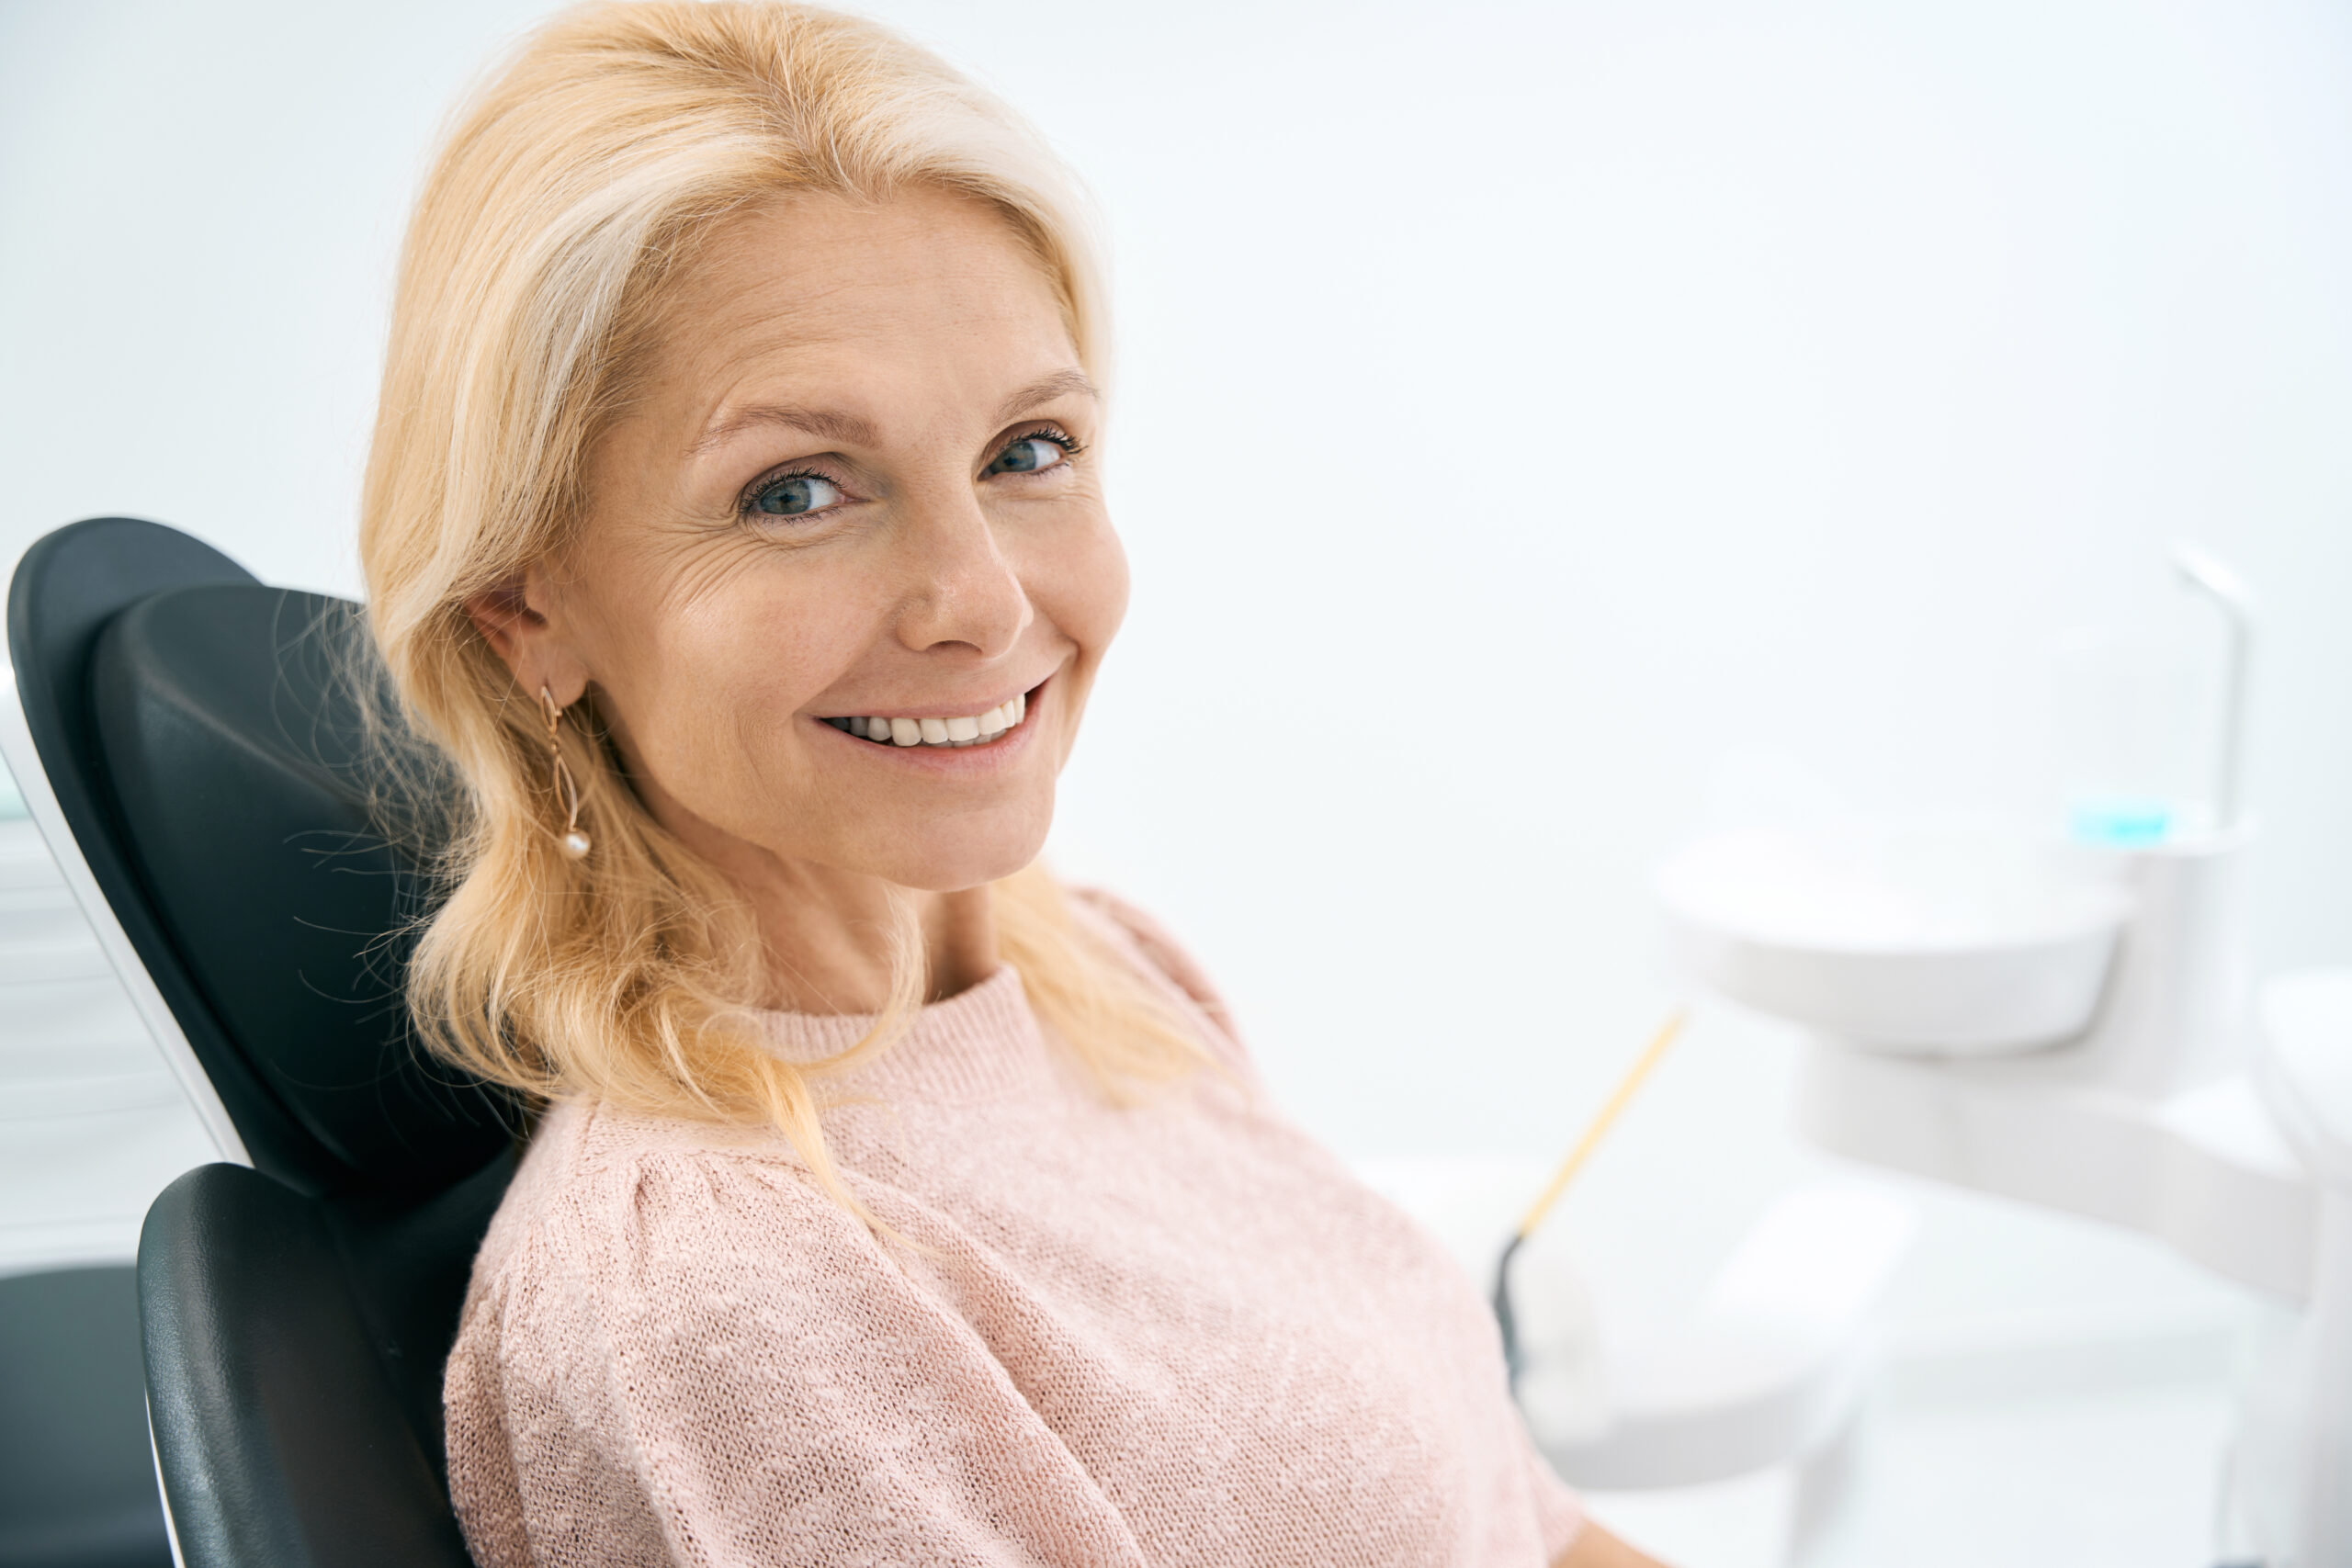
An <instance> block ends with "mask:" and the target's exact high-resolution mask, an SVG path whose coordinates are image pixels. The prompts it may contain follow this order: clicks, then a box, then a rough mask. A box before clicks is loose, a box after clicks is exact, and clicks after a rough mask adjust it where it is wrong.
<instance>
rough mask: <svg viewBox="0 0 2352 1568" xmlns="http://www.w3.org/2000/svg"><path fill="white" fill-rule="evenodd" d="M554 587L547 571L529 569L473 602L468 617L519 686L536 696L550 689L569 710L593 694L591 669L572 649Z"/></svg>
mask: <svg viewBox="0 0 2352 1568" xmlns="http://www.w3.org/2000/svg"><path fill="white" fill-rule="evenodd" d="M549 586H550V585H549V583H548V577H547V573H546V572H545V571H543V570H541V569H540V568H538V567H537V566H536V565H535V566H531V567H528V568H526V569H525V570H524V571H523V573H522V574H521V575H520V576H518V577H515V578H513V579H510V580H509V581H505V582H502V583H500V584H499V585H498V586H497V587H495V588H492V589H488V590H486V591H484V592H481V593H477V594H475V595H474V596H473V597H472V598H470V599H468V600H467V601H466V602H465V603H466V615H467V616H468V617H469V618H470V619H471V620H472V622H473V624H474V626H475V628H476V629H477V630H479V631H480V632H481V635H482V640H483V641H485V642H487V643H489V644H490V646H491V650H492V652H494V653H496V654H497V655H498V657H499V658H500V659H502V660H504V661H505V663H506V668H507V669H509V670H511V671H514V672H515V684H516V685H518V686H520V687H522V688H523V690H524V691H526V692H529V693H532V694H537V691H538V690H539V688H540V687H542V686H545V687H546V688H547V689H548V694H550V695H552V696H553V697H554V698H555V700H556V705H557V706H559V707H570V706H571V705H572V704H573V703H576V702H578V701H579V700H580V694H581V693H582V692H584V691H586V690H587V689H588V667H587V665H586V663H585V661H583V660H582V659H581V657H580V654H579V651H578V650H577V649H574V648H573V647H572V646H571V637H570V636H569V635H568V629H567V628H566V627H565V626H563V625H562V624H561V621H560V617H559V616H558V615H557V613H556V606H555V604H554V603H553V598H554V595H553V594H552V593H551V592H549Z"/></svg>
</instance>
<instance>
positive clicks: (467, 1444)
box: [450, 1150, 1142, 1568]
mask: <svg viewBox="0 0 2352 1568" xmlns="http://www.w3.org/2000/svg"><path fill="white" fill-rule="evenodd" d="M629 1167H630V1168H628V1169H626V1170H623V1171H618V1172H613V1173H607V1174H606V1175H605V1176H602V1177H599V1178H598V1179H594V1180H590V1181H586V1182H582V1183H581V1184H580V1185H579V1186H578V1187H577V1188H576V1189H575V1190H572V1191H571V1192H568V1193H567V1195H566V1201H565V1204H564V1209H565V1211H566V1212H565V1213H560V1214H551V1215H549V1216H548V1218H549V1220H550V1221H551V1222H553V1223H550V1224H547V1225H545V1226H543V1227H542V1228H541V1230H540V1233H539V1234H538V1235H536V1236H534V1238H533V1246H532V1247H531V1248H529V1249H528V1251H527V1253H526V1254H524V1255H518V1256H517V1257H515V1258H514V1259H512V1260H511V1265H510V1269H509V1273H508V1277H507V1278H506V1279H505V1280H503V1288H502V1289H501V1290H499V1291H497V1292H484V1293H483V1296H482V1299H481V1301H480V1302H479V1303H477V1307H478V1309H479V1311H480V1312H481V1314H483V1315H484V1318H485V1321H483V1322H481V1323H480V1324H477V1323H475V1322H473V1321H470V1318H471V1316H472V1314H469V1323H468V1324H467V1325H466V1326H465V1329H464V1331H462V1332H461V1337H460V1342H459V1347H458V1357H457V1358H456V1359H453V1362H452V1367H451V1378H450V1400H451V1418H450V1431H451V1436H452V1450H453V1451H452V1466H451V1469H452V1481H453V1485H454V1484H455V1483H458V1481H459V1479H460V1475H461V1473H462V1475H463V1477H464V1484H463V1486H462V1487H460V1488H458V1498H457V1501H458V1508H459V1515H460V1517H461V1519H462V1520H463V1521H464V1524H465V1527H466V1531H467V1536H468V1540H469V1543H470V1544H471V1545H472V1546H473V1548H474V1551H475V1553H476V1555H477V1557H478V1558H479V1559H480V1560H481V1562H484V1563H485V1564H489V1565H492V1568H507V1565H510V1564H513V1565H517V1568H519V1565H520V1564H523V1563H532V1564H536V1565H537V1568H575V1565H577V1568H591V1565H594V1568H607V1565H611V1568H618V1565H620V1564H630V1565H633V1568H634V1565H640V1564H641V1565H644V1568H654V1565H656V1564H671V1563H675V1564H694V1565H696V1568H752V1565H753V1564H763V1565H764V1564H773V1563H786V1562H809V1563H820V1562H821V1563H843V1564H848V1563H858V1564H885V1563H909V1564H914V1563H923V1564H934V1563H936V1564H963V1565H970V1568H1003V1565H1011V1564H1050V1565H1060V1564H1069V1565H1071V1568H1076V1565H1078V1564H1086V1565H1088V1568H1093V1565H1097V1564H1119V1563H1130V1564H1140V1563H1141V1562H1142V1557H1141V1554H1140V1552H1139V1551H1138V1549H1137V1547H1136V1543H1135V1540H1134V1538H1133V1536H1132V1535H1131V1534H1130V1532H1129V1531H1128V1529H1127V1528H1126V1526H1125V1522H1124V1520H1123V1519H1122V1518H1121V1517H1119V1515H1118V1513H1117V1511H1116V1510H1115V1509H1114V1508H1113V1507H1112V1506H1111V1505H1110V1504H1109V1502H1108V1501H1107V1500H1106V1499H1105V1498H1104V1497H1103V1495H1102V1494H1101V1492H1100V1490H1099V1488H1098V1487H1097V1486H1096V1485H1095V1484H1094V1483H1093V1482H1092V1481H1091V1479H1090V1478H1089V1477H1088V1476H1087V1475H1086V1474H1085V1473H1084V1472H1083V1471H1082V1470H1081V1469H1080V1466H1079V1465H1078V1463H1077V1462H1076V1461H1075V1460H1074V1459H1073V1458H1072V1457H1071V1456H1070V1454H1069V1451H1068V1450H1067V1449H1066V1448H1065V1447H1064V1446H1063V1444H1062V1443H1061V1441H1060V1439H1059V1438H1057V1437H1056V1436H1055V1434H1054V1433H1053V1432H1052V1431H1051V1430H1050V1429H1049V1428H1048V1427H1046V1425H1045V1424H1044V1422H1043V1421H1042V1420H1040V1419H1039V1418H1038V1416H1037V1415H1036V1413H1035V1411H1034V1410H1033V1409H1031V1407H1030V1406H1029V1405H1028V1404H1027V1403H1026V1402H1025V1401H1024V1400H1023V1398H1022V1396H1021V1393H1020V1392H1019V1391H1018V1390H1017V1389H1016V1388H1015V1387H1014V1386H1013V1385H1012V1382H1011V1381H1010V1380H1009V1379H1008V1377H1007V1376H1006V1374H1005V1372H1004V1371H1003V1368H1002V1367H1001V1364H1000V1363H999V1362H998V1361H997V1360H996V1359H995V1358H994V1357H992V1356H991V1355H990V1354H989V1351H988V1349H987V1348H986V1347H985V1345H984V1344H983V1343H982V1342H981V1341H980V1340H979V1338H978V1336H977V1335H976V1334H975V1333H974V1332H973V1331H972V1329H971V1328H970V1326H969V1325H967V1324H966V1323H965V1322H964V1321H963V1320H962V1319H961V1318H959V1317H957V1316H956V1315H955V1314H953V1313H952V1312H951V1311H949V1310H948V1309H947V1308H946V1306H945V1305H944V1303H942V1302H940V1301H939V1300H938V1299H937V1298H936V1297H934V1296H933V1294H932V1293H931V1292H928V1291H926V1290H925V1289H923V1288H922V1286H921V1285H920V1284H919V1283H918V1282H917V1281H916V1280H915V1279H914V1278H913V1277H912V1275H911V1273H910V1269H909V1268H908V1267H907V1266H905V1265H904V1264H902V1262H901V1258H900V1254H899V1251H898V1250H896V1249H895V1247H894V1245H893V1244H886V1243H883V1242H880V1241H877V1240H876V1238H875V1237H874V1236H873V1235H871V1234H870V1233H869V1232H868V1231H867V1230H866V1229H865V1226H864V1225H863V1224H861V1223H860V1222H859V1221H857V1220H856V1218H855V1217H854V1216H853V1215H851V1214H849V1213H847V1212H846V1211H844V1210H842V1208H841V1207H840V1206H839V1205H837V1204H835V1203H834V1202H832V1201H831V1200H830V1199H828V1198H826V1197H824V1196H823V1195H822V1194H820V1193H819V1192H817V1191H816V1190H814V1189H813V1188H811V1187H810V1186H809V1183H808V1181H807V1179H806V1178H805V1177H804V1176H803V1175H801V1174H800V1173H799V1172H798V1171H797V1170H796V1169H795V1168H793V1167H791V1166H790V1165H788V1164H786V1163H785V1162H783V1161H781V1160H776V1159H773V1158H768V1157H763V1156H741V1157H738V1156H730V1155H729V1154H726V1153H724V1152H715V1151H696V1152H684V1151H677V1150H667V1151H660V1152H657V1153H650V1154H646V1155H641V1156H637V1157H636V1158H634V1159H633V1160H631V1161H630V1162H629ZM492 1319H494V1320H495V1322H494V1323H493V1322H492V1321H490V1320H492ZM461 1405H462V1406H463V1408H462V1410H461V1408H460V1407H461ZM461 1446H462V1447H463V1448H464V1449H465V1450H466V1452H465V1456H464V1457H465V1459H466V1461H467V1462H466V1463H465V1464H464V1465H463V1467H462V1471H461V1467H460V1465H459V1464H458V1459H459V1454H458V1451H457V1450H458V1449H459V1448H460V1447H461ZM489 1450H503V1453H502V1452H496V1451H489ZM524 1521H528V1527H527V1529H528V1536H529V1539H528V1540H527V1541H526V1540H523V1539H522V1537H523V1535H524V1533H525V1527H524Z"/></svg>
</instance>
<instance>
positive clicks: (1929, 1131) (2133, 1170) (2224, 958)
mask: <svg viewBox="0 0 2352 1568" xmlns="http://www.w3.org/2000/svg"><path fill="white" fill-rule="evenodd" d="M2177 564H2178V565H2179V566H2180V568H2181V570H2182V573H2183V575H2184V577H2185V578H2186V579H2187V581H2188V584H2189V585H2190V587H2191V588H2193V589H2194V590H2196V591H2198V592H2200V593H2201V594H2203V595H2204V596H2205V597H2206V598H2208V599H2210V600H2211V603H2212V604H2214V605H2215V607H2216V608H2217V609H2218V610H2219V611H2220V613H2221V614H2222V615H2223V617H2224V618H2225V622H2226V626H2227V631H2228V655H2227V678H2226V682H2225V684H2226V693H2225V698H2224V705H2225V710H2226V711H2225V718H2224V722H2223V725H2222V743H2221V744H2220V746H2219V747H2218V751H2219V757H2218V761H2217V772H2218V774H2219V777H2218V780H2217V781H2216V784H2215V786H2214V789H2213V799H2214V807H2213V809H2212V810H2211V811H2210V812H2208V813H2204V814H2202V816H2201V819H2200V818H2191V819H2189V820H2188V821H2187V822H2186V823H2184V822H2183V821H2182V820H2181V818H2180V816H2179V815H2177V814H2176V815H2175V816H2174V817H2173V818H2171V819H2170V820H2165V818H2163V817H2162V815H2161V814H2157V815H2154V816H2151V817H2148V818H2145V819H2143V820H2141V821H2138V822H2124V823H2121V824H2120V826H2119V824H2118V823H2117V822H2116V821H2115V820H2113V819H2110V820H2109V821H2108V822H2107V823H2106V824H2105V825H2104V829H2105V830H2098V831H2095V832H2094V833H2093V834H2092V835H2091V836H2092V837H2094V838H2097V839H2102V840H2106V841H2104V842H2091V841H2080V835H2078V840H2077V841H2075V842H2074V843H2071V844H2065V845H2061V844H2057V843H2050V844H2041V843H2036V842H2033V841H2030V840H2027V839H2025V838H2023V837H2021V836H2015V835H2003V834H2000V833H1996V832H1989V831H1985V830H1982V829H1977V830H1962V829H1946V830H1931V829H1863V828H1856V829H1851V830H1849V831H1843V832H1837V831H1832V832H1806V833H1747V834H1739V835H1731V836H1725V837H1722V838H1717V839H1713V840H1706V841H1703V842H1701V843H1699V844H1696V845H1694V846H1692V847H1691V849H1690V850H1688V851H1686V852H1684V853H1683V854H1681V855H1680V856H1679V857H1678V858H1677V859H1676V860H1675V861H1674V862H1673V863H1671V864H1670V865H1669V866H1668V868H1667V870H1666V872H1665V873H1664V874H1663V876H1662V878H1661V884H1660V890H1661V894H1662V897H1663V901H1664V903H1665V906H1666V909H1667V913H1668V930H1669V941H1670V942H1671V945H1672V947H1673V949H1674V951H1675V953H1676V956H1677V958H1678V960H1679V966H1680V967H1681V968H1682V969H1683V970H1685V971H1686V972H1687V974H1688V975H1689V976H1691V977H1692V978H1693V979H1694V980H1695V981H1696V982H1697V983H1698V984H1700V985H1701V986H1702V987H1705V988H1706V989H1708V990H1711V991H1713V993H1714V994H1716V995H1719V996H1721V997H1723V998H1726V999H1729V1000H1732V1001H1735V1002H1738V1003H1740V1004H1743V1005H1745V1006H1747V1007H1748V1008H1751V1009H1753V1010H1757V1011H1759V1012H1762V1013H1765V1014H1767V1015H1770V1016H1772V1017H1775V1018H1779V1019H1781V1020H1784V1021H1789V1022H1792V1023H1795V1024H1798V1025H1800V1026H1802V1027H1804V1029H1805V1030H1806V1031H1807V1032H1808V1033H1809V1036H1810V1043H1809V1044H1808V1046H1807V1049H1806V1055H1805V1058H1804V1066H1803V1070H1802V1079H1801V1084H1800V1087H1799V1090H1798V1096H1797V1112H1796V1114H1797V1120H1798V1123H1799V1126H1800V1128H1801V1130H1802V1131H1803V1132H1804V1134H1805V1135H1806V1136H1807V1137H1808V1138H1810V1139H1811V1140H1812V1141H1813V1142H1815V1144H1817V1145H1820V1146H1822V1147H1824V1148H1826V1149H1828V1150H1830V1151H1832V1152H1834V1153H1837V1154H1840V1155H1845V1156H1851V1157H1854V1158H1857V1159H1860V1160H1864V1161H1869V1162H1871V1163H1873V1164H1876V1165H1880V1166H1884V1167H1890V1168H1895V1169H1899V1170H1904V1171H1908V1172H1912V1173H1915V1174H1917V1175H1921V1176H1927V1177H1931V1178H1935V1179H1939V1180H1943V1181H1948V1182H1952V1183H1956V1184H1959V1185H1962V1186H1964V1187H1971V1188H1975V1189H1979V1190H1985V1191H1989V1192H1994V1193H1998V1194H2002V1195H2005V1196H2007V1197H2009V1198H2013V1199H2019V1200H2023V1201H2028V1202H2031V1203H2036V1204H2041V1205H2045V1206H2047V1207H2050V1208H2052V1209H2058V1210H2064V1211H2067V1212H2070V1213H2077V1214H2083V1215H2087V1216H2090V1217H2092V1218H2095V1219H2098V1220H2104V1221H2108V1222H2110V1223H2112V1224H2119V1225H2124V1226H2129V1227H2131V1228H2133V1229H2136V1230H2139V1231H2143V1232H2145V1233H2147V1234H2149V1235H2154V1236H2155V1237H2158V1238H2160V1239H2161V1240H2163V1241H2164V1242H2165V1243H2166V1244H2168V1245H2169V1246H2170V1247H2173V1248H2174V1249H2176V1250H2177V1252H2179V1253H2180V1254H2182V1255H2183V1256H2185V1257H2187V1258H2190V1259H2192V1260H2194V1261H2195V1262H2197V1263H2199V1264H2202V1265H2204V1266H2205V1267H2206V1268H2208V1269H2212V1270H2214V1271H2216V1272H2218V1273H2219V1274H2221V1275H2223V1276H2225V1277H2227V1278H2229V1279H2231V1280H2235V1281H2238V1282H2240V1283H2242V1284H2244V1285H2245V1286H2248V1287H2251V1288H2252V1289H2254V1290H2256V1291H2258V1292H2265V1293H2266V1294H2267V1295H2269V1296H2271V1297H2273V1298H2277V1299H2280V1300H2283V1301H2286V1302H2290V1303H2301V1326H2300V1330H2299V1333H2298V1336H2297V1337H2296V1339H2295V1341H2294V1343H2293V1346H2292V1348H2291V1350H2290V1352H2288V1359H2287V1361H2286V1362H2285V1364H2281V1365H2278V1366H2276V1367H2273V1368H2271V1369H2268V1370H2267V1372H2266V1373H2265V1375H2264V1376H2263V1377H2262V1379H2261V1380H2260V1382H2259V1385H2258V1386H2257V1387H2256V1390H2255V1391H2254V1393H2252V1395H2251V1396H2250V1397H2249V1398H2248V1400H2247V1402H2246V1404H2245V1413H2244V1416H2243V1417H2242V1420H2241V1425H2240V1429H2239V1431H2238V1434H2237V1437H2236V1439H2235V1442H2234V1444H2233V1449H2234V1453H2233V1462H2232V1464H2231V1466H2230V1473H2229V1478H2228V1483H2227V1484H2228V1492H2229V1496H2228V1498H2227V1500H2226V1506H2227V1507H2228V1509H2229V1510H2230V1512H2231V1514H2232V1515H2233V1518H2234V1526H2233V1528H2234V1529H2236V1530H2237V1531H2239V1532H2242V1535H2243V1539H2244V1540H2245V1541H2247V1542H2248V1543H2250V1544H2251V1546H2252V1548H2253V1552H2252V1557H2253V1561H2255V1562H2259V1563H2260V1564H2261V1565H2262V1568H2352V971H2338V972H2326V973H2312V974H2300V975H2290V976H2280V977H2277V978H2273V979H2270V980H2268V981H2267V982H2266V983H2264V984H2262V985H2260V986H2259V987H2257V986H2256V984H2255V981H2254V976H2253V975H2252V973H2251V968H2250V963H2249V958H2248V952H2247V937H2246V927H2247V919H2246V897H2245V882H2246V872H2247V862H2248V859H2249V856H2250V855H2251V854H2252V852H2253V851H2254V849H2255V845H2256V830H2255V828H2254V826H2253V823H2252V821H2251V819H2250V818H2248V817H2247V816H2246V814H2245V811H2244V809H2243V807H2242V804H2241V800H2240V791H2239V786H2238V777H2239V773H2238V754H2239V750H2240V747H2239V736H2240V734H2241V731H2242V721H2241V718H2240V714H2241V713H2242V710H2243V704H2244V691H2245V674H2246V669H2247V660H2248V656H2249V654H2250V651H2251V643H2252V634H2253V623H2252V613H2251V606H2250V602H2249V600H2248V598H2247V596H2246V594H2245V592H2244V590H2243V589H2242V588H2241V587H2239V585H2238V584H2237V582H2236V581H2235V580H2234V579H2233V577H2232V576H2231V575H2230V574H2229V573H2228V572H2227V571H2226V570H2224V569H2222V567H2221V566H2220V565H2219V564H2218V563H2216V562H2213V561H2212V560H2211V559H2210V558H2206V557H2204V556H2202V555H2201V554H2199V553H2198V552H2196V551H2193V550H2188V549H2184V550H2182V551H2181V552H2179V554H2178V556H2177Z"/></svg>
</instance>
